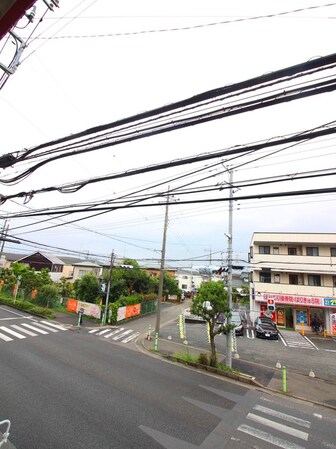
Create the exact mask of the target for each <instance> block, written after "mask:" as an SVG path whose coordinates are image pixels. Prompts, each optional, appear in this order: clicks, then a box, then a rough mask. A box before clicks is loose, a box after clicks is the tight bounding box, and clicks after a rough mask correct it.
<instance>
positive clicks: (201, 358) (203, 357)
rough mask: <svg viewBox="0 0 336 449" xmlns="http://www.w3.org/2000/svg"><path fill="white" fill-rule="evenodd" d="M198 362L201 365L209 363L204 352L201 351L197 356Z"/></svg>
mask: <svg viewBox="0 0 336 449" xmlns="http://www.w3.org/2000/svg"><path fill="white" fill-rule="evenodd" d="M198 363H200V364H201V365H209V357H208V355H207V354H205V353H204V352H201V353H200V355H199V356H198Z"/></svg>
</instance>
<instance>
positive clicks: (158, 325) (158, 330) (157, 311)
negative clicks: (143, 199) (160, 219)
mask: <svg viewBox="0 0 336 449" xmlns="http://www.w3.org/2000/svg"><path fill="white" fill-rule="evenodd" d="M168 207H169V187H168V195H167V204H166V213H165V220H164V226H163V238H162V250H161V263H160V280H159V293H158V301H157V308H156V325H155V333H156V334H158V335H159V334H160V313H161V301H162V292H163V275H164V265H165V258H166V240H167V228H168Z"/></svg>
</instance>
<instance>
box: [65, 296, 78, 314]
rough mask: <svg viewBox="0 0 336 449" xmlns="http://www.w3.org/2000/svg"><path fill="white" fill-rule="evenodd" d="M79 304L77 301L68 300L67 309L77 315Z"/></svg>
mask: <svg viewBox="0 0 336 449" xmlns="http://www.w3.org/2000/svg"><path fill="white" fill-rule="evenodd" d="M77 303H78V301H77V299H68V302H67V307H66V309H67V310H68V311H69V312H75V313H77Z"/></svg>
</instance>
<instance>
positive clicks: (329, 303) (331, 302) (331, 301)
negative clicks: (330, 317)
mask: <svg viewBox="0 0 336 449" xmlns="http://www.w3.org/2000/svg"><path fill="white" fill-rule="evenodd" d="M323 302H324V305H325V306H326V307H336V298H323Z"/></svg>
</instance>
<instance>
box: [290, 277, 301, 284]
mask: <svg viewBox="0 0 336 449" xmlns="http://www.w3.org/2000/svg"><path fill="white" fill-rule="evenodd" d="M289 283H290V284H291V285H298V283H299V277H298V275H297V274H290V275H289Z"/></svg>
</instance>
